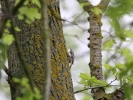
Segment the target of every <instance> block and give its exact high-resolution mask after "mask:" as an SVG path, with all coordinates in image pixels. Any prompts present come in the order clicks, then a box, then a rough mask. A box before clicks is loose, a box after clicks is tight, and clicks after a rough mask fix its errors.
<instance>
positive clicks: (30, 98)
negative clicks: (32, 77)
mask: <svg viewBox="0 0 133 100" xmlns="http://www.w3.org/2000/svg"><path fill="white" fill-rule="evenodd" d="M13 81H14V82H15V83H17V84H19V85H20V86H22V90H21V92H22V94H23V97H18V98H17V100H34V99H35V100H40V99H41V95H40V92H39V90H38V89H37V87H34V91H35V93H34V92H33V91H32V89H31V87H30V85H29V83H28V81H29V80H28V79H27V78H25V77H23V78H22V79H18V78H13Z"/></svg>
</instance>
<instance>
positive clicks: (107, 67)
mask: <svg viewBox="0 0 133 100" xmlns="http://www.w3.org/2000/svg"><path fill="white" fill-rule="evenodd" d="M103 66H104V67H105V68H106V69H112V68H113V66H111V65H109V64H104V65H103Z"/></svg>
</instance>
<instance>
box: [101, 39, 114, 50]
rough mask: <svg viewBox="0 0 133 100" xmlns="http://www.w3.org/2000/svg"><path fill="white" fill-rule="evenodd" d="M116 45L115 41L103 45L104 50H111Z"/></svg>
mask: <svg viewBox="0 0 133 100" xmlns="http://www.w3.org/2000/svg"><path fill="white" fill-rule="evenodd" d="M113 45H114V41H113V40H108V41H107V42H105V43H104V44H103V49H111V48H112V47H113Z"/></svg>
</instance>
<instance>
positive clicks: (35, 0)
mask: <svg viewBox="0 0 133 100" xmlns="http://www.w3.org/2000/svg"><path fill="white" fill-rule="evenodd" d="M32 3H34V4H36V5H37V6H38V7H39V8H41V3H40V1H39V0H32Z"/></svg>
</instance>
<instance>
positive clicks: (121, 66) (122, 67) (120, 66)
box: [115, 63, 125, 70]
mask: <svg viewBox="0 0 133 100" xmlns="http://www.w3.org/2000/svg"><path fill="white" fill-rule="evenodd" d="M115 67H116V68H118V69H121V70H122V69H124V67H125V66H124V64H121V63H116V64H115Z"/></svg>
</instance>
